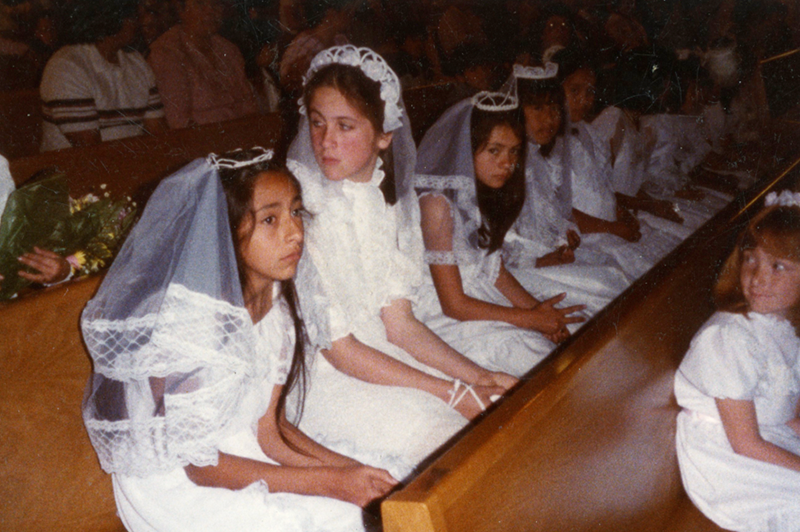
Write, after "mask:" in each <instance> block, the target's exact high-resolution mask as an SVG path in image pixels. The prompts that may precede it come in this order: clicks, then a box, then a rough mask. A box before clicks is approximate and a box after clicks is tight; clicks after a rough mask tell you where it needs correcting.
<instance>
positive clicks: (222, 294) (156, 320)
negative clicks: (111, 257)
mask: <svg viewBox="0 0 800 532" xmlns="http://www.w3.org/2000/svg"><path fill="white" fill-rule="evenodd" d="M253 158H255V160H253ZM271 158H272V152H265V151H263V150H251V151H246V152H241V151H240V152H233V153H231V154H230V155H229V157H228V158H217V157H215V156H211V157H210V158H209V160H197V161H195V162H194V163H192V164H190V165H188V166H187V167H185V168H184V169H182V170H180V171H179V172H178V173H176V174H175V175H173V176H171V177H170V178H168V179H166V180H165V181H164V182H162V183H161V184H160V185H159V187H158V189H157V190H156V191H155V193H154V194H153V196H152V197H151V198H150V200H149V201H148V204H147V208H146V209H145V211H144V214H143V215H142V218H141V220H140V221H139V223H138V224H137V225H136V227H135V228H134V230H133V232H132V233H131V234H130V236H129V237H128V239H127V241H126V242H125V244H124V246H123V248H122V250H121V251H120V253H119V255H118V256H117V258H116V260H115V261H114V264H113V266H112V267H111V269H110V270H109V272H108V274H107V275H106V278H105V279H104V281H103V284H102V285H101V287H100V290H99V291H98V293H97V295H96V296H95V297H94V298H93V299H92V300H91V301H90V302H89V303H88V304H87V306H86V309H85V310H84V312H83V316H82V319H81V325H82V328H83V335H84V340H85V341H86V346H87V348H88V350H89V352H90V353H91V355H92V359H93V361H94V374H93V375H92V378H91V380H90V381H89V385H88V387H87V394H86V399H85V401H84V405H83V417H84V422H85V424H86V428H87V430H88V432H89V437H90V439H91V441H92V444H93V445H94V447H95V450H96V451H97V454H98V457H99V459H100V464H101V466H102V467H103V469H104V470H105V471H107V472H108V473H111V474H112V475H113V483H114V495H115V498H116V501H117V508H118V513H119V516H120V518H121V519H122V521H123V523H124V525H125V527H126V528H127V529H128V530H130V531H133V532H145V531H148V532H149V531H156V530H157V531H159V532H168V531H176V532H177V531H193V532H194V531H202V530H207V531H219V530H244V531H249V530H263V529H265V528H269V529H270V530H278V531H281V532H315V531H319V530H325V531H342V532H351V531H352V532H357V531H362V532H363V530H364V522H363V518H362V511H361V509H360V508H359V506H365V505H367V504H368V503H369V502H370V501H372V500H374V499H376V498H379V497H382V496H384V495H386V493H387V492H388V491H389V490H390V489H391V488H392V487H393V485H394V484H395V483H396V481H395V480H394V479H393V478H392V477H391V475H389V473H388V472H386V471H383V470H379V469H375V468H372V467H369V466H364V465H362V464H359V463H358V462H356V461H355V460H353V459H351V458H347V457H345V456H342V455H339V454H336V453H334V452H332V451H330V450H328V449H326V448H324V447H322V446H321V445H319V444H317V443H316V442H314V441H313V440H311V439H310V438H309V437H307V436H306V435H305V434H303V433H302V432H300V431H299V430H298V429H297V428H296V427H295V426H294V425H292V424H291V423H290V422H289V421H287V419H286V416H285V414H284V405H285V401H286V397H287V393H288V391H289V390H290V389H291V388H292V387H293V386H294V384H298V383H302V381H303V375H304V374H305V372H304V359H305V353H304V347H303V346H304V344H305V338H304V334H303V332H304V328H303V322H302V321H301V320H300V318H299V314H298V309H297V303H296V301H297V297H296V294H295V290H294V284H293V281H292V276H293V275H294V274H295V271H296V269H297V267H298V262H299V260H300V256H301V253H302V248H303V220H302V216H303V206H302V199H301V197H300V187H299V184H298V183H297V181H296V179H295V178H294V177H293V176H292V175H291V174H289V173H288V172H287V171H286V169H285V168H283V167H281V166H279V165H277V164H276V163H274V162H272V161H271ZM303 387H304V386H300V389H302V388H303ZM337 499H338V500H337Z"/></svg>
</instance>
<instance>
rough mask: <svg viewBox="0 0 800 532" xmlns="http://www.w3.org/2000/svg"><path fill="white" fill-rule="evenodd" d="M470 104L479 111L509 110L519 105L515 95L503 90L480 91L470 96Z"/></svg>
mask: <svg viewBox="0 0 800 532" xmlns="http://www.w3.org/2000/svg"><path fill="white" fill-rule="evenodd" d="M472 105H473V106H474V107H476V108H477V109H480V110H481V111H495V112H500V111H511V110H513V109H516V108H518V107H519V102H518V100H517V98H516V97H514V96H513V95H511V94H508V93H505V92H491V91H481V92H479V93H478V94H476V95H475V96H473V97H472Z"/></svg>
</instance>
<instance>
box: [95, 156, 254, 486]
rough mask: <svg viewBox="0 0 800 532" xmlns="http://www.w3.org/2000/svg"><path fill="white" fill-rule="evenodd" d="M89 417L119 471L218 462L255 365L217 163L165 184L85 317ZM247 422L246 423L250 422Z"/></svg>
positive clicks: (105, 463) (110, 464) (107, 463)
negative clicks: (89, 365)
mask: <svg viewBox="0 0 800 532" xmlns="http://www.w3.org/2000/svg"><path fill="white" fill-rule="evenodd" d="M81 327H82V329H83V336H84V340H85V342H86V346H87V348H88V350H89V353H90V354H91V356H92V359H93V361H94V373H93V375H92V377H91V379H90V381H89V383H88V386H87V391H86V396H85V399H84V403H83V418H84V422H85V425H86V428H87V430H88V433H89V437H90V439H91V441H92V444H93V445H94V447H95V450H96V451H97V454H98V457H99V459H100V464H101V466H102V467H103V469H104V470H105V471H107V472H109V473H118V474H123V475H134V476H147V475H151V474H155V473H159V472H164V471H169V470H171V469H174V468H176V467H182V466H185V465H188V464H190V463H191V464H195V465H198V466H204V465H211V464H216V463H217V455H218V451H217V448H218V444H219V442H220V441H222V439H223V438H224V437H225V436H227V435H229V434H231V433H232V432H233V431H236V430H241V428H242V427H235V426H232V425H233V424H235V422H233V421H231V420H234V419H236V418H237V416H236V415H234V414H235V413H236V412H237V410H238V409H239V407H240V404H241V401H242V398H243V395H244V389H245V388H246V386H243V384H244V382H245V380H246V379H248V378H251V377H252V376H253V375H254V374H257V373H259V372H262V373H263V371H265V369H264V368H263V367H261V366H263V365H264V364H269V361H265V358H267V357H263V356H256V339H255V334H254V330H253V327H254V325H253V323H252V321H251V319H250V316H249V314H248V312H247V310H246V309H245V307H244V302H243V298H242V289H241V286H240V282H239V275H238V271H237V264H236V256H235V252H234V246H233V241H232V238H231V234H230V227H229V222H228V214H227V205H226V200H225V194H224V192H223V190H222V185H221V183H220V179H219V176H218V172H217V169H216V167H215V165H214V163H213V160H211V159H210V160H203V159H198V160H196V161H194V162H193V163H191V164H189V165H188V166H186V167H185V168H183V169H181V170H180V171H178V172H177V173H176V174H174V175H172V176H171V177H169V178H167V179H166V180H164V181H163V182H162V183H161V184H160V185H159V187H158V189H157V190H156V191H155V192H154V194H153V195H152V197H151V198H150V200H149V201H148V203H147V207H146V209H145V211H144V213H143V215H142V218H141V220H140V221H139V222H138V224H137V225H136V226H135V228H134V229H133V231H132V232H131V234H130V235H129V236H128V238H127V240H126V242H125V244H124V245H123V247H122V249H121V250H120V253H119V255H118V256H117V258H116V260H115V261H114V264H113V265H112V267H111V269H110V270H109V271H108V273H107V275H106V277H105V279H104V281H103V284H102V285H101V287H100V289H99V291H98V293H97V295H96V296H95V297H94V298H93V299H92V300H91V301H89V303H88V304H87V306H86V308H85V309H84V312H83V315H82V318H81ZM239 417H240V418H241V416H239Z"/></svg>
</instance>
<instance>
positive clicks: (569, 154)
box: [516, 63, 680, 279]
mask: <svg viewBox="0 0 800 532" xmlns="http://www.w3.org/2000/svg"><path fill="white" fill-rule="evenodd" d="M550 65H552V66H548V67H547V68H545V69H541V68H540V69H539V70H540V71H541V70H544V72H539V71H537V70H535V69H534V70H531V69H517V76H516V77H517V85H518V91H519V94H520V100H521V102H522V105H523V109H525V113H526V124H527V129H528V130H529V131H531V132H532V133H533V134H536V133H537V130H542V129H544V127H543V126H542V124H547V123H548V122H550V121H554V120H561V122H560V123H562V124H563V122H564V121H565V120H566V117H565V114H564V113H565V110H564V107H563V106H564V95H563V89H562V87H561V86H560V83H559V82H558V81H557V80H556V79H555V76H556V73H557V70H558V67H557V66H556V65H555V64H552V63H551V64H550ZM548 69H549V70H550V72H548ZM543 92H544V93H549V94H553V96H552V97H551V98H552V99H551V102H552V103H550V104H549V105H548V106H547V107H541V108H539V107H537V105H536V103H537V101H538V100H540V98H541V96H539V95H540V94H541V93H543ZM586 92H589V94H588V95H585V97H591V91H588V90H587V91H586ZM587 107H588V105H587ZM576 112H577V111H576ZM556 117H558V118H556ZM528 123H529V124H528ZM574 125H575V124H574V123H570V124H569V131H568V132H567V134H566V135H565V143H566V155H564V156H563V157H564V158H563V160H564V161H565V163H564V164H565V167H566V168H565V173H566V175H567V176H568V177H565V179H568V180H569V182H570V186H571V191H572V196H571V197H572V214H573V216H574V220H575V222H576V224H577V226H578V228H579V229H580V232H581V234H582V239H583V242H584V244H590V245H589V246H588V247H589V248H591V249H593V251H594V253H593V254H594V255H596V256H597V257H601V256H602V257H609V256H611V257H613V260H614V262H615V264H617V265H618V267H619V268H621V269H622V270H623V271H624V272H625V274H626V275H627V276H629V277H630V278H631V279H636V278H638V277H640V276H641V275H642V274H644V273H645V272H646V271H647V270H649V269H650V268H651V267H652V266H653V265H654V264H655V263H656V262H657V261H658V260H660V259H661V258H662V257H663V256H664V255H666V254H667V253H668V252H669V251H671V250H672V249H673V248H674V247H675V246H676V245H678V243H680V239H679V238H677V237H673V236H671V235H667V234H663V235H662V234H660V233H658V232H656V231H654V230H652V229H651V228H649V227H647V226H644V227H642V226H641V225H640V223H639V220H637V218H636V217H635V216H634V215H633V214H632V213H631V212H630V211H628V210H627V209H626V208H625V207H623V206H622V205H621V204H620V203H618V201H617V197H616V194H615V191H614V185H613V183H612V179H611V168H610V167H609V161H608V158H607V157H606V156H605V154H604V153H603V151H602V149H600V148H598V147H596V146H595V143H594V142H593V139H592V138H591V136H590V135H589V134H588V133H587V132H586V131H585V130H584V131H583V132H581V129H580V128H576V127H573V126H574ZM562 127H563V126H562ZM544 130H545V131H546V129H544ZM643 232H644V233H645V234H646V236H647V238H645V239H643V240H642V241H641V242H639V240H640V239H642V234H643Z"/></svg>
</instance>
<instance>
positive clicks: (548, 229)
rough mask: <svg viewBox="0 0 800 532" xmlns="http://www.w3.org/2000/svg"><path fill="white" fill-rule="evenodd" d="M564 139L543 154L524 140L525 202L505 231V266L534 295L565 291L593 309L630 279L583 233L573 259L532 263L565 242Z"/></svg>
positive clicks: (568, 201)
mask: <svg viewBox="0 0 800 532" xmlns="http://www.w3.org/2000/svg"><path fill="white" fill-rule="evenodd" d="M564 158H565V155H564V142H563V139H562V138H559V139H558V140H557V141H556V145H555V147H554V148H553V152H551V153H550V155H549V157H546V158H545V157H543V156H542V154H541V153H540V152H539V146H538V145H536V144H532V143H529V144H528V150H527V154H526V162H525V204H524V205H523V207H522V212H520V215H519V217H518V218H517V221H516V223H515V224H514V227H513V228H512V230H511V231H510V232H509V234H508V235H506V243H505V246H504V256H505V259H506V265H507V267H508V269H509V271H510V272H511V273H512V274H513V275H514V277H516V278H517V280H518V281H519V282H520V283H521V284H522V285H523V286H524V287H525V289H526V290H528V291H529V292H530V293H532V294H534V295H535V296H537V297H538V298H540V299H543V298H548V297H552V296H554V295H556V294H559V293H561V292H566V293H567V299H566V300H565V304H570V305H574V304H584V305H586V314H587V315H594V314H595V313H597V312H598V311H600V310H601V309H602V308H603V307H605V306H606V305H608V303H610V302H611V301H612V300H613V299H614V298H615V297H617V296H618V295H619V294H620V293H621V292H622V291H623V290H625V289H626V288H627V287H628V285H629V284H630V283H631V281H632V280H633V279H632V278H630V277H629V276H628V275H627V274H625V273H624V271H623V270H622V268H620V267H619V265H618V264H617V262H616V261H615V260H614V258H613V257H612V256H611V255H609V254H607V253H605V252H604V251H603V250H602V248H600V247H598V246H592V245H591V244H589V243H587V242H586V239H585V238H584V239H583V242H582V243H581V245H580V246H579V247H578V249H577V250H575V262H573V263H571V264H562V265H559V266H548V267H544V268H536V267H535V264H536V259H537V258H539V257H541V256H543V255H545V254H547V253H550V252H551V251H553V250H555V249H556V248H557V247H559V246H562V245H564V244H566V243H567V231H568V230H570V229H572V230H574V231H575V232H576V233H579V230H578V227H577V226H576V225H575V223H574V222H573V221H572V189H571V183H570V179H569V175H568V174H567V173H566V170H567V169H566V168H565V162H564Z"/></svg>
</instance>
